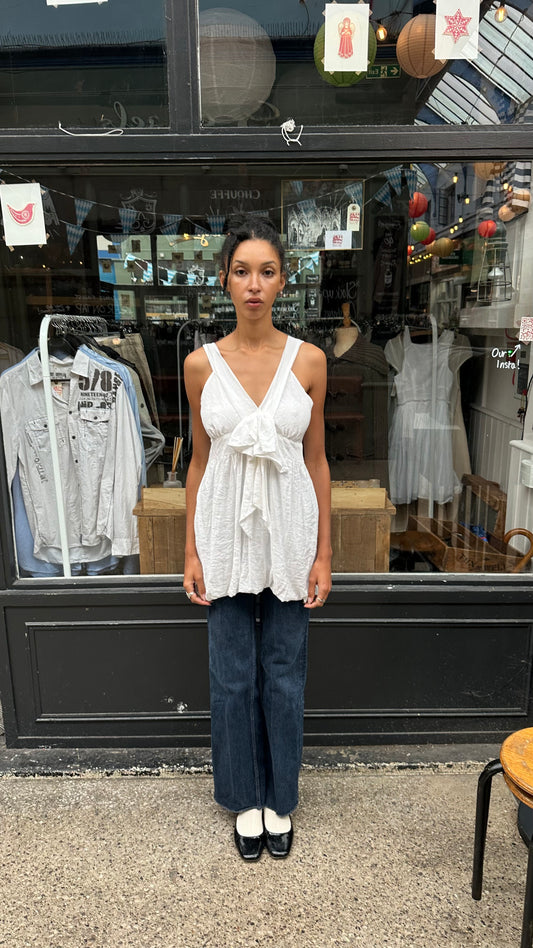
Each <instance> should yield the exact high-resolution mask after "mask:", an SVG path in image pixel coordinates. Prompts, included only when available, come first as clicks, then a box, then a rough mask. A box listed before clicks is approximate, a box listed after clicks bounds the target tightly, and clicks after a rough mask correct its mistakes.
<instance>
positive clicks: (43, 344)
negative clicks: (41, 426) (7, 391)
mask: <svg viewBox="0 0 533 948" xmlns="http://www.w3.org/2000/svg"><path fill="white" fill-rule="evenodd" d="M50 326H52V327H53V328H54V329H59V330H62V331H63V332H76V331H77V332H83V333H86V334H88V335H93V336H96V335H100V334H103V333H107V331H108V327H107V322H106V321H105V319H102V318H100V317H97V316H77V315H66V314H65V315H63V314H57V313H55V314H54V313H48V314H47V315H46V316H43V318H42V320H41V326H40V329H39V356H40V359H41V366H42V373H43V390H44V403H45V407H46V419H47V422H48V431H49V434H50V454H51V458H52V471H53V476H54V490H55V495H56V506H57V519H58V526H59V538H60V543H61V557H62V560H63V575H64V576H65V577H71V576H72V572H71V569H70V556H69V549H68V535H67V520H66V515H65V501H64V495H63V485H62V483H61V471H60V468H59V451H58V448H57V432H56V426H55V419H54V403H53V400H52V388H51V385H52V379H51V377H50V357H49V352H48V332H49V329H50Z"/></svg>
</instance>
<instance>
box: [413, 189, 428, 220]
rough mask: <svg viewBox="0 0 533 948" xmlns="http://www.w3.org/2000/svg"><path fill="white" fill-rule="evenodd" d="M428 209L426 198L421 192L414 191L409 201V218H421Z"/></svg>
mask: <svg viewBox="0 0 533 948" xmlns="http://www.w3.org/2000/svg"><path fill="white" fill-rule="evenodd" d="M427 209H428V202H427V198H426V196H425V195H424V194H422V192H421V191H415V193H414V194H413V196H412V198H411V199H410V201H409V217H422V214H425V213H426V211H427Z"/></svg>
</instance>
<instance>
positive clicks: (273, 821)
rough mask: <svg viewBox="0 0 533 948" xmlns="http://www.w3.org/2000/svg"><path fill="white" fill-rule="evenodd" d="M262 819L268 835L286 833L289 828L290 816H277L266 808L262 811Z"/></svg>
mask: <svg viewBox="0 0 533 948" xmlns="http://www.w3.org/2000/svg"><path fill="white" fill-rule="evenodd" d="M263 817H264V820H265V829H267V830H268V832H269V833H276V834H278V833H288V832H289V830H290V828H291V825H292V824H291V818H290V816H278V814H277V813H275V812H274V810H269V808H268V807H267V806H266V807H265V809H264V810H263Z"/></svg>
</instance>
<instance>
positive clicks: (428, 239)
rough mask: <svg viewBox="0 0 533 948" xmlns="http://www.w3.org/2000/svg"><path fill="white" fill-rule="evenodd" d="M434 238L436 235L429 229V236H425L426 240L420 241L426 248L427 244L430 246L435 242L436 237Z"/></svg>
mask: <svg viewBox="0 0 533 948" xmlns="http://www.w3.org/2000/svg"><path fill="white" fill-rule="evenodd" d="M436 236H437V235H436V233H435V231H434V230H433V228H432V227H430V228H429V234H428V235H427V237H426V239H425V240H423V241H422V243H423V244H425V245H426V247H427V246H428V245H429V244H432V243H433V241H434V240H435V237H436Z"/></svg>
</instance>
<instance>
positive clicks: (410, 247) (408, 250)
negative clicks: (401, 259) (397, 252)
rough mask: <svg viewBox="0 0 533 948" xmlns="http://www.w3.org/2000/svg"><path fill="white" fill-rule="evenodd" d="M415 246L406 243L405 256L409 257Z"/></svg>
mask: <svg viewBox="0 0 533 948" xmlns="http://www.w3.org/2000/svg"><path fill="white" fill-rule="evenodd" d="M414 249H415V248H414V247H413V245H412V244H407V256H408V257H410V256H411V254H412V252H413V250H414Z"/></svg>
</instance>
